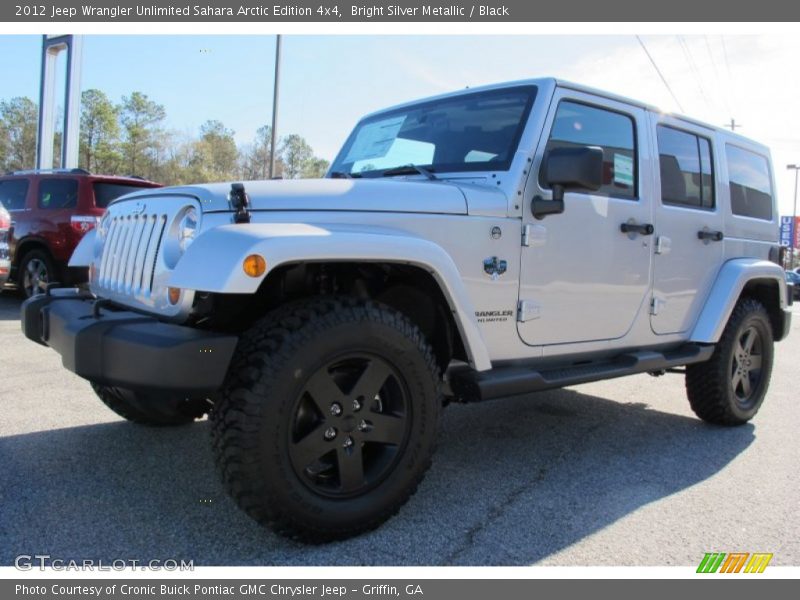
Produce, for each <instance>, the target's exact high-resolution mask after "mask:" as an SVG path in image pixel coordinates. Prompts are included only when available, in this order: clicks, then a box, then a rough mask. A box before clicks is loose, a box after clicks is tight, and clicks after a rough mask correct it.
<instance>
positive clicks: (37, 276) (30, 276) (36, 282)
mask: <svg viewBox="0 0 800 600" xmlns="http://www.w3.org/2000/svg"><path fill="white" fill-rule="evenodd" d="M54 275H55V268H54V267H53V261H52V260H51V258H50V256H49V255H48V254H47V252H45V251H44V250H31V251H30V252H28V253H27V254H25V256H23V257H22V262H21V263H20V266H19V277H18V278H17V279H18V281H19V289H20V290H21V291H22V293H23V294H25V297H26V298H30V297H31V296H35V295H36V294H44V292H45V290H46V289H47V284H48V283H50V282H51V281H53V276H54Z"/></svg>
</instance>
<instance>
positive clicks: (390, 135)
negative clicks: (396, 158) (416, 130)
mask: <svg viewBox="0 0 800 600" xmlns="http://www.w3.org/2000/svg"><path fill="white" fill-rule="evenodd" d="M405 121H406V115H403V116H401V117H393V118H391V119H384V120H382V121H376V122H375V123H370V124H368V125H364V126H363V127H362V128H361V129H360V130H359V132H358V135H357V136H356V139H355V141H354V142H353V145H352V146H351V147H350V151H349V152H348V153H347V157H345V159H344V162H347V163H352V162H355V161H357V160H366V159H370V158H382V157H384V156H386V153H387V152H389V148H391V147H392V144H393V143H394V141H395V139H396V138H397V134H398V133H399V131H400V129H401V128H402V127H403V123H405Z"/></svg>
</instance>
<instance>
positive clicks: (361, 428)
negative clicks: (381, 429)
mask: <svg viewBox="0 0 800 600" xmlns="http://www.w3.org/2000/svg"><path fill="white" fill-rule="evenodd" d="M368 427H369V423H367V422H366V421H365V420H364V419H361V423H359V424H358V430H359V431H366V430H367V428H368Z"/></svg>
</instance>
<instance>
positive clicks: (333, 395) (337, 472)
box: [289, 353, 410, 496]
mask: <svg viewBox="0 0 800 600" xmlns="http://www.w3.org/2000/svg"><path fill="white" fill-rule="evenodd" d="M409 409H410V406H409V402H408V390H407V387H406V385H405V383H404V382H403V380H402V377H401V376H400V375H399V374H398V373H397V372H396V371H395V369H394V368H392V366H391V365H390V364H389V363H388V362H387V361H386V360H384V359H383V358H380V357H378V356H370V355H366V354H358V353H353V354H350V355H346V356H344V357H341V358H337V359H336V360H335V361H333V362H331V363H329V364H326V365H324V366H323V367H321V368H320V369H318V370H317V371H316V372H315V373H314V374H313V375H311V377H309V379H308V381H307V383H306V385H305V386H304V388H303V390H302V392H301V393H300V396H299V398H298V400H297V404H296V406H295V410H294V420H293V424H292V428H291V431H290V438H291V439H290V443H289V444H290V445H289V454H290V456H291V459H292V465H293V467H294V469H295V472H296V473H297V474H298V476H299V477H300V478H301V479H302V480H303V481H304V482H306V483H307V484H308V485H310V486H312V487H313V489H314V490H315V491H317V492H319V493H322V494H328V495H331V496H348V495H354V494H360V493H363V492H365V491H367V490H369V489H370V487H371V486H373V485H376V484H378V483H379V482H380V481H381V480H382V478H383V476H384V475H385V474H386V473H387V472H388V471H390V470H391V468H392V466H393V464H394V461H395V459H396V458H397V456H398V454H399V453H401V452H402V450H403V445H404V443H405V440H406V436H407V433H408V432H407V429H408V425H409V422H410V420H409V419H408V418H407V416H408V411H409Z"/></svg>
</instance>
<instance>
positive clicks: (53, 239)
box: [0, 169, 161, 297]
mask: <svg viewBox="0 0 800 600" xmlns="http://www.w3.org/2000/svg"><path fill="white" fill-rule="evenodd" d="M156 187H161V185H160V184H158V183H154V182H152V181H147V180H145V179H140V178H137V177H111V176H105V175H93V174H92V173H89V172H88V171H84V170H83V169H55V170H36V171H14V172H13V173H8V174H7V175H4V176H2V177H0V204H2V205H3V206H5V208H6V209H7V210H8V212H9V214H10V215H11V231H10V236H9V240H8V250H9V258H10V261H11V280H12V281H15V282H16V283H17V286H18V287H19V289H20V290H21V291H22V292H23V293H24V294H25V296H28V297H30V296H32V295H34V294H37V293H39V292H43V291H44V289H45V287H46V286H47V284H48V283H49V282H52V281H58V282H61V283H65V284H76V283H82V282H84V281H86V278H87V272H86V269H72V268H68V267H67V262H68V261H69V258H70V256H71V255H72V251H73V250H75V246H77V245H78V242H79V241H80V239H81V237H83V235H84V234H85V233H86V232H87V231H89V230H90V229H92V228H93V227H94V226H95V225H96V224H97V223H98V222H99V220H100V217H102V216H103V213H104V212H105V209H106V206H108V203H109V202H111V201H112V200H114V199H116V198H118V197H119V196H122V195H123V194H127V193H129V192H134V191H137V190H140V189H142V188H156Z"/></svg>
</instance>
